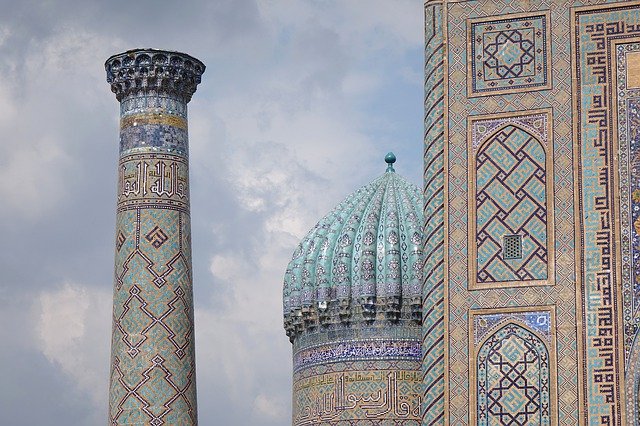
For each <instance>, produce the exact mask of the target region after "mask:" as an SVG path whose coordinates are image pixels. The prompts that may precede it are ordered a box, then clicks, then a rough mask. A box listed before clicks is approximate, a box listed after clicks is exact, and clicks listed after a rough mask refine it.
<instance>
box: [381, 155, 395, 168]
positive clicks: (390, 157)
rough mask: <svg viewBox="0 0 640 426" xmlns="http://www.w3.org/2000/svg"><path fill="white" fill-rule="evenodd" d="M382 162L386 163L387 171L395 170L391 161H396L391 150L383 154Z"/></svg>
mask: <svg viewBox="0 0 640 426" xmlns="http://www.w3.org/2000/svg"><path fill="white" fill-rule="evenodd" d="M384 162H385V163H387V172H395V171H396V170H395V169H394V168H393V163H395V162H396V156H395V154H394V153H393V152H389V153H388V154H387V155H385V156H384Z"/></svg>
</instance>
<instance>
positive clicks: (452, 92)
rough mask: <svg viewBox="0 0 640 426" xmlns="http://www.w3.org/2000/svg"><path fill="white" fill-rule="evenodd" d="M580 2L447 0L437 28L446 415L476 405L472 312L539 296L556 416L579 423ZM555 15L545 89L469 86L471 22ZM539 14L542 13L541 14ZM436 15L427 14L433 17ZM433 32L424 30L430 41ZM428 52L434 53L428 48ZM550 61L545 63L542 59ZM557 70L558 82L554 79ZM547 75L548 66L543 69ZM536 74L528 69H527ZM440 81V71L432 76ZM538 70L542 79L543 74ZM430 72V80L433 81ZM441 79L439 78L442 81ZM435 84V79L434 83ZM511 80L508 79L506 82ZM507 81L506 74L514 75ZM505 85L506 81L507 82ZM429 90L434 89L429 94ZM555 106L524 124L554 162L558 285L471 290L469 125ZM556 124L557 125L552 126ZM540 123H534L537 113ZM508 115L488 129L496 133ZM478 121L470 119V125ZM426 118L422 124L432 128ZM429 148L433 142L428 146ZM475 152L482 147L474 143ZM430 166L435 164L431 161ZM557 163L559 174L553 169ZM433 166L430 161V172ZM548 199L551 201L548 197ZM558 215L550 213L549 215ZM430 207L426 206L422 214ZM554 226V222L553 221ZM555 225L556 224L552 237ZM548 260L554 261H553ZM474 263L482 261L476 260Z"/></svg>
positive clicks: (551, 187)
mask: <svg viewBox="0 0 640 426" xmlns="http://www.w3.org/2000/svg"><path fill="white" fill-rule="evenodd" d="M588 2H589V3H604V0H588ZM573 4H574V2H572V1H569V0H566V1H565V0H560V1H558V0H535V1H529V2H517V1H511V0H478V1H473V2H446V4H445V5H444V12H443V13H444V18H443V19H442V21H443V22H442V24H441V26H440V31H441V32H442V34H444V38H445V48H444V50H443V51H442V52H441V56H440V57H439V58H438V59H435V60H433V62H434V63H443V64H444V65H443V66H444V67H445V70H444V72H443V75H444V84H443V86H444V94H443V96H444V102H442V103H441V104H439V108H436V109H435V110H429V109H425V114H427V115H429V114H431V115H435V116H440V115H442V114H444V117H445V118H444V120H445V125H444V132H445V135H446V137H445V141H444V146H445V149H444V158H445V166H444V167H445V176H446V182H445V185H446V186H445V188H446V191H445V194H446V199H445V203H444V206H443V208H444V214H445V217H446V221H445V224H444V231H445V243H446V252H445V256H444V265H445V271H444V277H445V290H446V291H445V292H444V298H445V303H444V305H445V330H446V335H445V341H446V345H445V348H444V353H445V366H446V368H445V374H446V379H445V386H446V387H445V396H444V398H445V410H444V411H445V415H446V416H447V421H446V424H451V425H469V424H473V422H472V421H471V419H470V411H469V406H470V405H473V404H472V401H471V398H472V397H473V392H472V389H473V387H474V386H475V379H474V380H472V381H470V371H472V367H473V363H470V345H471V342H472V340H471V339H472V338H471V337H470V334H469V333H470V330H469V321H470V318H469V315H470V311H472V310H474V309H505V308H509V309H512V308H517V307H525V306H532V305H549V304H554V305H555V310H556V315H557V317H558V323H559V324H562V326H560V327H558V328H557V329H555V331H554V333H553V334H554V338H555V345H556V346H555V350H554V351H553V352H554V355H555V356H556V357H557V358H556V359H557V363H556V364H555V365H557V370H556V372H557V373H556V377H557V392H556V395H557V397H554V398H553V400H552V401H551V403H552V405H554V406H555V409H554V410H552V411H553V412H555V413H557V414H555V415H554V417H555V418H556V419H557V422H558V423H559V424H562V425H576V424H579V422H580V418H579V410H580V409H581V407H582V403H581V402H579V397H578V393H579V392H582V391H581V388H580V386H579V378H578V364H577V360H576V358H577V351H578V346H577V340H576V336H577V330H576V324H577V316H576V291H575V290H576V287H575V285H576V283H575V281H576V277H575V275H576V270H575V264H576V263H575V253H576V250H575V232H574V230H575V221H574V218H575V214H574V178H573V169H574V162H573V146H574V145H573V144H574V140H573V135H572V126H571V123H572V105H571V99H572V89H571V81H572V67H571V58H572V56H571V31H570V29H571V13H570V9H571V7H572V6H573ZM547 14H548V15H549V18H550V19H549V22H551V24H550V25H546V24H545V26H546V32H547V35H546V42H547V43H548V46H549V48H548V49H546V55H547V58H546V64H547V67H548V77H549V78H548V79H547V85H548V90H537V89H541V88H542V87H543V86H539V87H533V88H530V89H526V90H521V91H520V90H511V89H509V91H508V92H503V93H501V91H500V90H496V91H491V92H483V93H482V96H481V95H480V94H477V93H474V92H472V89H471V88H470V87H469V86H470V76H469V69H470V67H471V63H470V62H471V61H470V52H469V50H470V49H471V45H470V44H469V41H470V40H471V38H470V36H469V31H470V27H471V25H470V23H471V22H490V21H500V20H507V19H509V17H511V18H513V17H514V16H515V17H516V19H517V20H522V19H521V18H524V17H525V16H530V17H532V19H533V18H535V17H540V16H542V15H545V16H546V15H547ZM537 19H538V22H541V21H540V20H539V18H537ZM427 20H429V18H427ZM428 42H429V38H427V43H428ZM427 58H428V56H427ZM543 65H544V64H543ZM551 76H553V85H551V84H550V83H551ZM541 77H542V75H541ZM526 78H529V77H526ZM432 80H433V79H432ZM542 80H543V79H541V80H540V81H542ZM426 81H427V82H428V81H429V80H428V79H427V80H426ZM436 81H437V80H436ZM434 83H435V82H434ZM502 83H504V81H502ZM507 83H508V81H507ZM505 90H507V88H505ZM430 96H431V93H429V92H427V93H426V97H427V98H429V97H430ZM541 110H544V111H548V112H547V115H548V116H549V118H548V123H549V125H548V126H546V127H547V128H548V129H549V131H548V136H547V137H544V135H541V134H540V133H541V131H537V130H536V129H535V127H536V126H528V125H527V126H525V123H522V121H521V122H520V124H519V127H521V128H523V129H525V130H526V131H527V132H528V133H530V134H532V135H533V136H535V138H536V139H537V140H538V141H539V142H540V143H542V144H543V146H544V147H545V150H546V153H547V158H548V159H549V161H548V162H547V163H546V164H545V170H546V173H547V182H546V192H547V194H546V195H547V206H548V209H547V224H548V225H549V229H548V230H547V251H548V262H549V268H548V270H549V273H548V277H547V278H548V282H549V284H553V285H522V286H509V287H503V286H502V285H494V286H491V287H490V288H486V289H471V290H470V288H471V287H473V284H472V283H471V282H470V281H473V280H470V273H469V265H470V262H471V259H470V257H471V256H472V252H473V244H472V242H475V235H470V231H471V227H472V224H473V223H475V218H473V217H472V214H471V212H472V211H473V210H474V208H473V206H474V203H470V200H474V196H473V195H471V194H470V193H469V189H470V184H469V182H470V178H471V176H472V173H473V172H472V170H473V167H470V155H469V153H470V145H473V144H474V143H475V142H474V141H477V142H478V144H477V145H475V147H474V149H476V150H477V149H478V148H479V147H480V144H481V143H482V141H483V140H485V139H486V138H485V136H478V137H474V136H472V135H473V134H474V132H476V130H477V129H473V127H472V126H470V125H469V118H470V117H483V116H493V117H495V116H498V115H500V114H505V115H506V114H507V113H508V114H513V115H515V114H522V115H526V114H529V113H531V114H533V112H534V111H541ZM551 123H553V128H552V129H551V125H550V124H551ZM530 124H532V125H533V122H530ZM501 126H502V124H500V125H498V126H497V127H492V128H491V129H487V130H486V133H485V132H483V131H481V132H479V134H481V135H487V136H490V134H492V133H493V132H494V131H497V130H499V128H500V127H501ZM470 127H471V128H470ZM426 129H428V127H425V130H426ZM425 147H426V146H425ZM474 152H475V151H474ZM425 167H429V163H428V162H427V161H425ZM552 172H553V173H552ZM427 173H429V171H428V170H425V174H427ZM550 200H551V201H550ZM551 214H553V220H552V217H551ZM425 216H426V215H425ZM551 225H553V226H551ZM549 230H553V232H554V233H553V237H552V236H551V233H550V231H549ZM551 262H555V263H554V265H553V267H552V266H551ZM474 263H475V262H474Z"/></svg>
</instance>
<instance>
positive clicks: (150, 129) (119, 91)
mask: <svg viewBox="0 0 640 426" xmlns="http://www.w3.org/2000/svg"><path fill="white" fill-rule="evenodd" d="M105 68H106V71H107V82H109V84H111V91H113V92H114V93H115V94H116V98H117V99H118V101H119V102H120V161H119V165H118V191H117V192H118V201H117V218H116V239H115V243H116V251H115V278H114V292H113V336H112V342H111V379H110V389H109V424H111V425H154V426H155V425H195V424H197V422H198V421H197V406H196V374H195V347H194V327H193V290H192V285H193V281H192V268H191V223H190V213H189V204H190V203H189V151H188V146H189V143H188V136H187V103H188V102H189V100H191V96H192V95H193V93H194V92H195V91H196V86H197V85H198V83H200V77H201V75H202V73H203V72H204V69H205V66H204V65H203V64H202V62H200V61H199V60H197V59H195V58H193V57H191V56H189V55H186V54H184V53H178V52H167V51H161V50H154V49H137V50H130V51H128V52H125V53H121V54H118V55H114V56H112V57H110V58H109V59H108V60H107V62H106V63H105Z"/></svg>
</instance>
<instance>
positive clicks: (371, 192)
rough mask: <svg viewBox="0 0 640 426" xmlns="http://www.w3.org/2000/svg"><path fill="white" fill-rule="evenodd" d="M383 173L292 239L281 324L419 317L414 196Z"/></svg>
mask: <svg viewBox="0 0 640 426" xmlns="http://www.w3.org/2000/svg"><path fill="white" fill-rule="evenodd" d="M385 160H386V161H387V163H388V168H387V172H386V173H384V174H383V175H382V176H380V177H378V178H377V179H375V180H374V181H373V182H371V183H370V184H369V185H366V186H364V187H362V188H360V189H358V190H357V191H356V192H354V193H353V194H351V195H350V196H348V197H347V198H346V199H345V200H344V201H343V202H342V203H340V204H339V205H338V206H337V207H336V208H335V209H333V210H332V211H331V212H330V213H329V214H328V215H326V216H325V217H324V218H323V219H322V220H320V222H318V223H317V224H316V225H315V226H314V227H313V228H312V229H311V230H310V231H309V233H308V234H307V236H306V237H305V238H304V239H303V240H302V242H300V244H299V245H298V248H297V249H296V251H295V252H294V254H293V257H292V259H291V262H289V265H288V267H287V270H286V272H285V277H284V291H283V299H284V300H283V305H284V325H285V329H286V330H287V335H288V336H289V337H290V339H291V340H292V341H293V340H294V339H295V337H296V336H297V335H298V334H299V333H301V332H303V331H305V330H309V329H312V330H315V329H317V328H318V327H322V326H327V327H331V326H333V327H345V326H346V327H353V326H355V325H357V324H367V325H371V324H372V323H373V322H378V321H391V322H394V323H397V322H400V321H403V320H407V321H413V322H419V321H420V316H421V315H420V309H421V289H422V266H423V263H424V256H423V253H422V242H423V232H422V223H423V217H422V195H421V193H420V190H419V189H418V187H417V186H415V185H413V184H411V183H409V182H407V181H406V180H405V179H404V178H403V177H401V176H399V175H398V174H397V173H395V171H394V169H393V166H392V164H393V163H394V162H395V156H393V154H391V153H390V154H388V155H387V157H386V158H385Z"/></svg>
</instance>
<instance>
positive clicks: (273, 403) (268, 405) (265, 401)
mask: <svg viewBox="0 0 640 426" xmlns="http://www.w3.org/2000/svg"><path fill="white" fill-rule="evenodd" d="M253 407H254V410H256V411H257V412H258V415H259V416H266V417H268V418H271V419H277V420H285V419H286V414H287V410H286V403H285V402H284V401H282V399H281V398H278V397H277V396H273V395H266V394H264V393H261V394H258V396H256V399H255V400H254V401H253Z"/></svg>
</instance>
